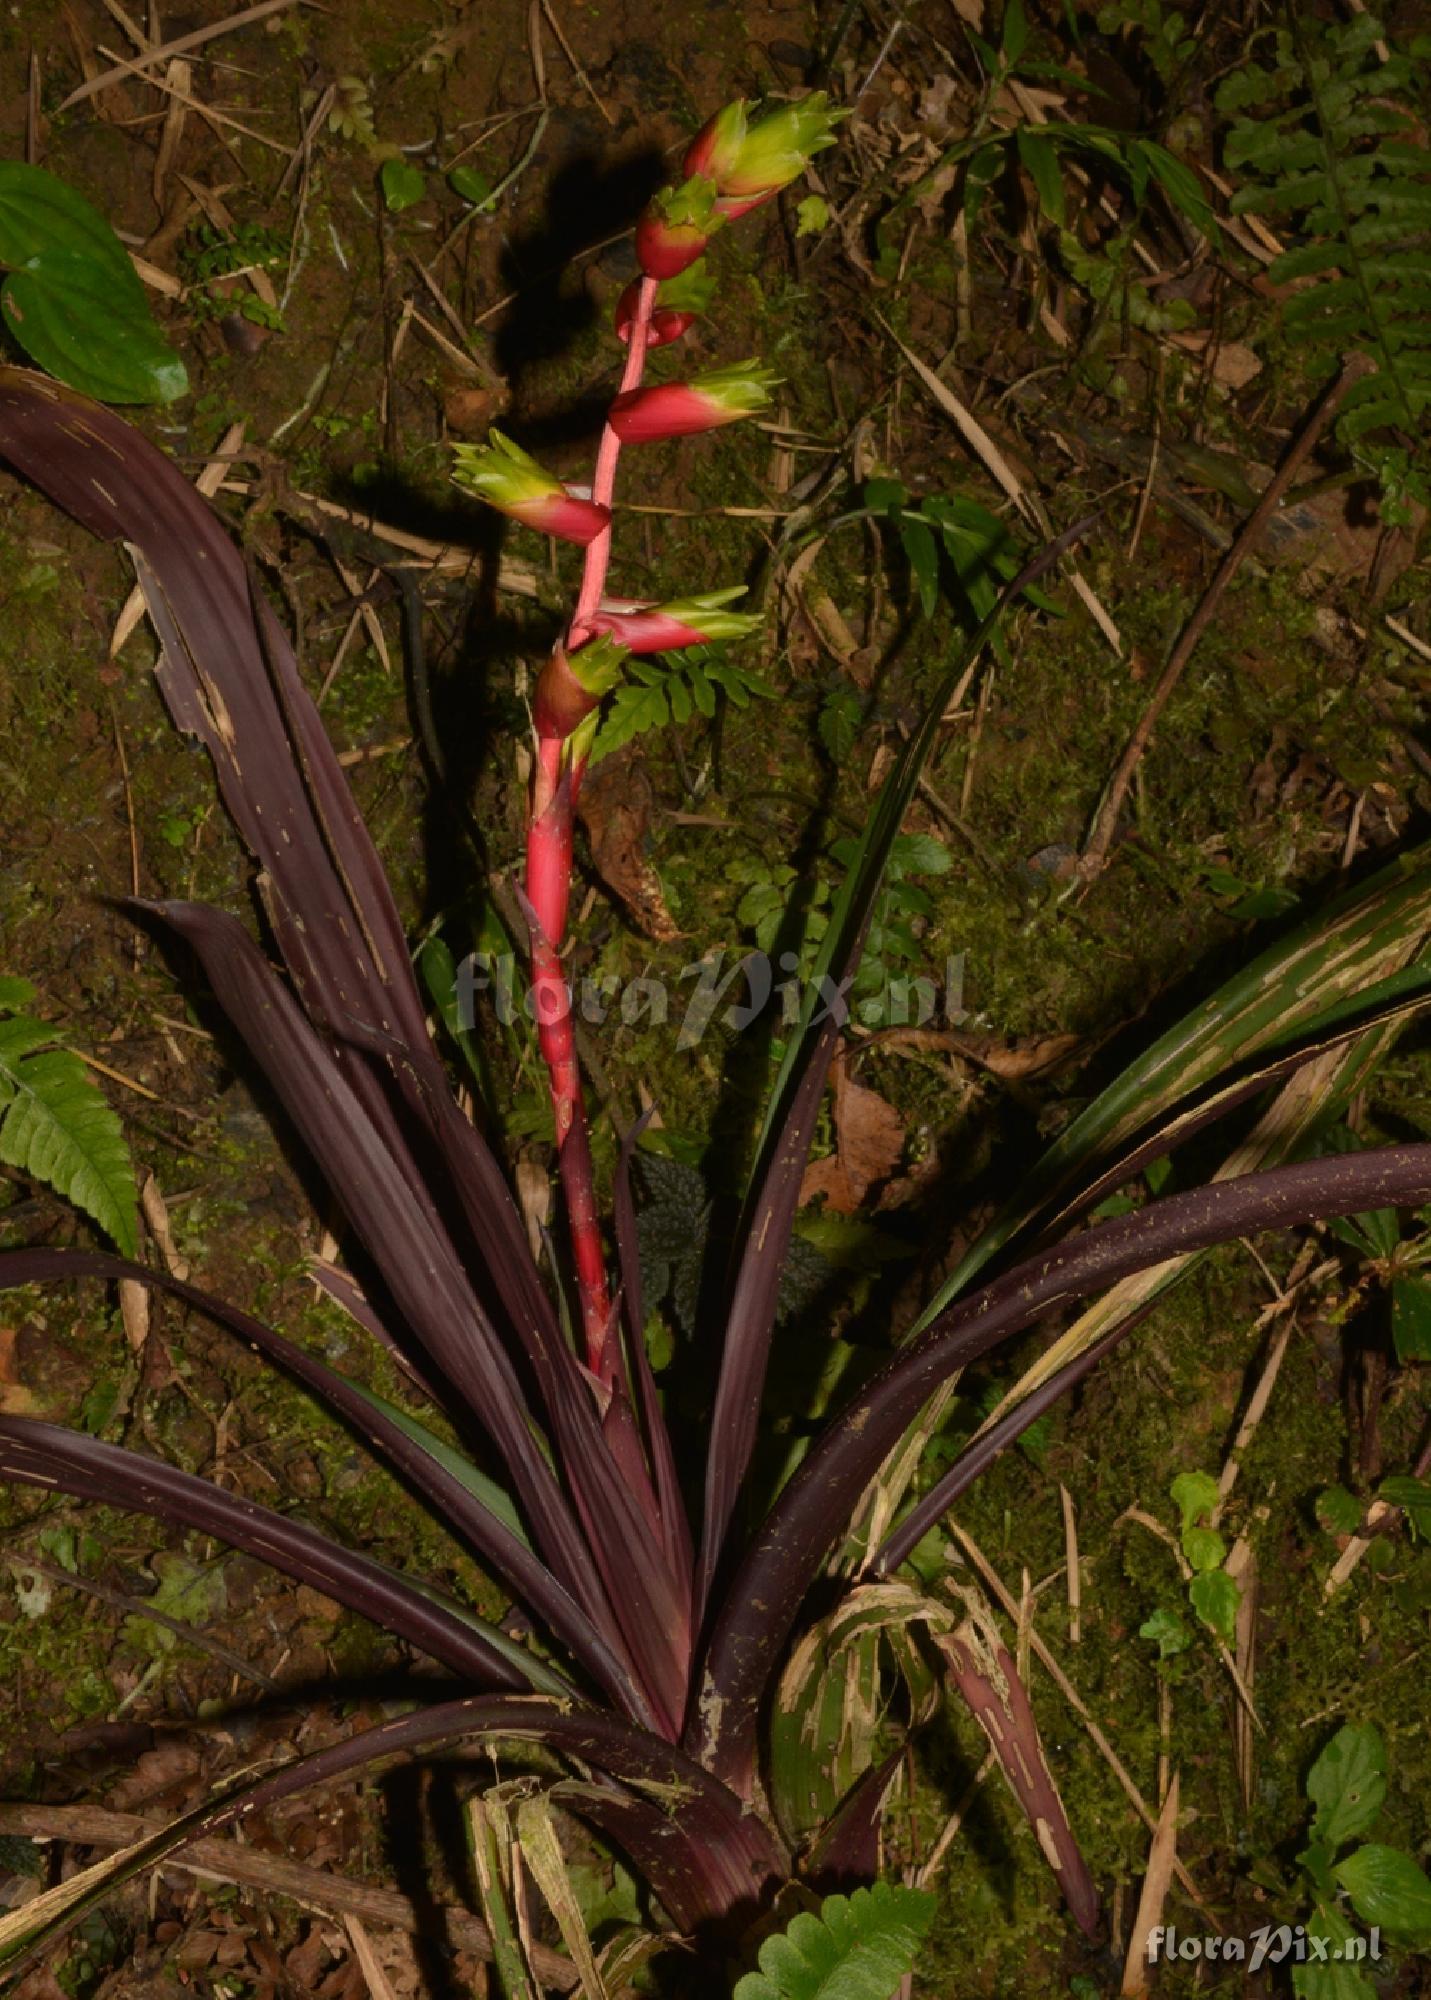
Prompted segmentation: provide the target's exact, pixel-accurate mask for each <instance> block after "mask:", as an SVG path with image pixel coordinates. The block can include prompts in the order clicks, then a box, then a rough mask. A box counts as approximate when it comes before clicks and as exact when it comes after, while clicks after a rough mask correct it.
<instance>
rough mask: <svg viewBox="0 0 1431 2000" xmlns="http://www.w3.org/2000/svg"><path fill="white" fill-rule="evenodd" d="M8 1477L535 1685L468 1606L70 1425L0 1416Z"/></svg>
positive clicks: (505, 1681) (452, 1659)
mask: <svg viewBox="0 0 1431 2000" xmlns="http://www.w3.org/2000/svg"><path fill="white" fill-rule="evenodd" d="M0 1479H10V1480H15V1481H17V1482H18V1483H19V1484H20V1485H22V1486H39V1487H43V1488H44V1489H45V1490H46V1491H48V1492H54V1491H56V1490H57V1489H58V1490H59V1491H60V1492H64V1493H71V1494H73V1495H74V1496H75V1497H76V1498H77V1499H81V1500H98V1501H101V1502H102V1503H103V1504H104V1505H106V1506H109V1507H123V1508H127V1509H129V1510H130V1511H131V1512H133V1513H139V1514H150V1515H152V1516H153V1517H154V1518H155V1519H156V1520H159V1521H167V1522H169V1523H170V1524H171V1525H172V1526H174V1527H177V1528H185V1529H196V1530H197V1531H198V1532H199V1533H201V1534H206V1535H213V1536H214V1537H215V1539H216V1540H218V1541H221V1542H227V1543H228V1544H229V1545H230V1546H231V1547H232V1548H236V1549H243V1550H244V1551H245V1552H246V1553H247V1554H249V1555H252V1556H257V1557H258V1558H259V1560H260V1561H261V1562H266V1563H270V1564H272V1566H273V1567H274V1568H275V1569H279V1570H282V1571H283V1573H284V1574H285V1575H286V1576H291V1577H296V1578H297V1579H298V1581H299V1582H300V1583H307V1584H311V1585H312V1586H313V1588H314V1589H315V1590H321V1591H323V1592H324V1593H325V1594H326V1595H327V1596H329V1597H332V1598H336V1599H337V1601H338V1603H340V1604H345V1605H347V1607H348V1608H349V1610H351V1611H357V1612H360V1613H361V1614H362V1616H363V1617H364V1618H371V1619H372V1621H373V1623H374V1624H375V1625H381V1626H382V1627H383V1629H384V1630H385V1631H388V1632H392V1633H395V1634H396V1636H397V1637H398V1638H400V1639H405V1640H407V1642H408V1643H409V1644H410V1645H413V1646H417V1647H420V1648H421V1650H422V1651H423V1652H425V1653H428V1654H430V1655H431V1656H432V1658H433V1659H434V1660H440V1661H441V1662H442V1664H443V1665H444V1666H445V1667H450V1668H451V1669H452V1671H453V1672H454V1673H456V1674H461V1675H463V1676H464V1677H465V1678H467V1679H470V1680H477V1681H483V1682H486V1683H487V1684H488V1685H489V1686H494V1687H498V1688H508V1689H512V1690H521V1689H525V1688H527V1687H529V1686H530V1682H529V1681H528V1680H527V1678H526V1677H525V1676H524V1675H523V1674H522V1673H521V1671H520V1669H519V1668H517V1667H516V1666H514V1665H513V1664H512V1663H511V1662H510V1661H508V1660H506V1659H504V1658H503V1656H502V1654H501V1653H499V1652H497V1651H495V1650H494V1649H493V1647H492V1646H490V1645H489V1644H488V1642H487V1641H486V1640H485V1639H484V1638H483V1637H482V1636H481V1635H480V1633H478V1632H476V1631H475V1630H474V1629H473V1628H472V1626H471V1625H469V1624H468V1623H467V1621H466V1619H465V1618H464V1617H463V1616H462V1615H461V1614H460V1607H455V1606H454V1608H453V1609H452V1610H447V1609H446V1608H445V1607H444V1606H443V1604H442V1603H441V1602H440V1601H439V1600H438V1599H437V1597H436V1596H435V1595H434V1596H431V1597H430V1596H428V1595H427V1594H425V1593H424V1592H422V1591H419V1590H418V1589H417V1587H416V1586H415V1585H413V1584H411V1583H409V1582H408V1581H407V1580H406V1579H405V1578H403V1577H401V1576H398V1575H397V1574H396V1573H395V1572H394V1571H392V1570H389V1569H386V1568H385V1567H384V1566H383V1564H381V1563H378V1562H374V1561H373V1559H372V1557H371V1556H364V1555H359V1554H357V1553H356V1551H355V1550H353V1549H346V1548H343V1547H342V1546H341V1545H340V1544H339V1543H337V1542H334V1541H330V1540H329V1538H328V1537H327V1536H326V1535H322V1534H319V1532H318V1530H317V1529H316V1528H310V1527H308V1526H307V1525H306V1524H305V1523H304V1522H302V1521H294V1520H290V1519H289V1518H288V1516H286V1515H284V1514H276V1513H274V1511H273V1509H272V1508H271V1507H260V1506H259V1505H257V1503H256V1502H254V1501H252V1500H246V1499H244V1497H243V1496H242V1495H241V1494H238V1493H228V1492H225V1491H224V1489H223V1488H222V1487H219V1486H214V1485H211V1484H210V1482H209V1481H208V1480H207V1479H198V1478H196V1477H195V1476H194V1474H193V1473H191V1472H180V1471H178V1470H177V1469H176V1468H175V1467H174V1466H172V1465H165V1464H164V1462H163V1460H162V1459H156V1458H141V1457H140V1455H139V1453H138V1452H133V1451H125V1450H123V1449H122V1448H121V1447H120V1446H119V1445H113V1444H105V1443H103V1442H101V1440H100V1439H98V1438H92V1437H85V1436H84V1435H83V1434H82V1433H80V1432H79V1431H71V1430H66V1429H65V1427H64V1426H63V1425H62V1424H44V1423H39V1422H37V1421H36V1420H35V1419H34V1418H33V1417H7V1416H0Z"/></svg>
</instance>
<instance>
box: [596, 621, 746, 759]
mask: <svg viewBox="0 0 1431 2000" xmlns="http://www.w3.org/2000/svg"><path fill="white" fill-rule="evenodd" d="M661 657H662V659H663V661H664V664H663V665H659V666H658V665H657V664H656V663H655V662H654V661H652V660H642V659H630V660H627V661H626V663H625V666H624V668H623V671H624V673H625V674H626V679H625V680H624V681H623V682H622V684H621V686H620V687H618V688H616V689H615V690H614V691H613V693H612V695H611V698H610V700H609V701H608V703H607V707H606V713H605V714H604V715H603V717H602V719H601V726H600V728H599V729H598V730H597V732H596V739H595V741H594V742H593V744H592V746H591V762H592V763H593V764H598V763H600V761H601V759H602V758H603V757H609V756H610V755H611V753H612V751H613V750H620V749H622V748H623V747H624V746H625V745H626V744H627V743H629V742H630V741H631V740H632V738H633V737H635V736H645V735H647V734H649V732H650V731H651V730H653V729H665V728H667V727H668V726H669V725H670V724H671V723H673V722H675V723H684V722H689V721H690V719H691V717H692V715H702V716H704V717H705V718H706V720H707V721H710V720H711V718H712V717H713V716H714V715H715V712H716V695H717V691H719V692H720V693H721V694H724V695H725V696H726V698H727V700H729V701H731V702H733V703H734V704H735V706H736V707H737V708H748V707H749V705H750V700H751V697H752V695H758V696H759V697H760V698H761V700H763V701H773V700H774V699H775V692H776V691H775V689H774V688H773V687H772V686H771V685H770V683H769V681H767V680H765V679H764V678H763V677H762V676H761V675H760V674H757V673H752V672H751V670H750V669H749V668H748V667H740V666H737V665H736V664H735V662H734V661H733V660H729V659H726V658H723V657H722V655H721V654H720V653H719V652H718V651H715V650H713V649H712V648H710V647H709V646H688V647H686V648H684V649H683V651H681V652H679V653H667V654H663V655H662V656H661Z"/></svg>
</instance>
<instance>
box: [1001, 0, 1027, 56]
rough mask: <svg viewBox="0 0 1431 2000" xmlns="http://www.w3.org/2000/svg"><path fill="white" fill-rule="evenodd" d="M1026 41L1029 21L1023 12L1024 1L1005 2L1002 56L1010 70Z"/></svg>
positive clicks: (1008, 0)
mask: <svg viewBox="0 0 1431 2000" xmlns="http://www.w3.org/2000/svg"><path fill="white" fill-rule="evenodd" d="M1028 40H1029V20H1028V15H1027V14H1026V13H1025V11H1024V0H1007V4H1006V5H1005V7H1004V33H1003V47H1002V54H1003V58H1004V61H1005V62H1006V63H1007V64H1008V66H1009V68H1010V69H1012V68H1013V67H1014V65H1015V64H1016V63H1017V62H1018V59H1019V57H1020V56H1021V55H1022V54H1023V52H1024V50H1025V49H1026V48H1027V47H1028Z"/></svg>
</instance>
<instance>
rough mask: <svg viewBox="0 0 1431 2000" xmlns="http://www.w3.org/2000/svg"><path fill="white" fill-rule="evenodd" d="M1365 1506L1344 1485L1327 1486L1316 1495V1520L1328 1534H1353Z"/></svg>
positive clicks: (1359, 1524)
mask: <svg viewBox="0 0 1431 2000" xmlns="http://www.w3.org/2000/svg"><path fill="white" fill-rule="evenodd" d="M1365 1512H1366V1508H1365V1507H1364V1506H1363V1505H1362V1503H1361V1501H1360V1500H1358V1499H1357V1497H1356V1495H1355V1493H1348V1491H1347V1489H1346V1488H1345V1486H1328V1487H1327V1488H1326V1489H1325V1490H1324V1491H1323V1492H1321V1493H1319V1494H1318V1495H1317V1506H1316V1513H1317V1520H1318V1521H1319V1523H1320V1524H1321V1526H1322V1527H1323V1528H1325V1529H1326V1531H1327V1533H1328V1534H1329V1535H1354V1534H1355V1533H1356V1531H1357V1529H1358V1528H1359V1527H1360V1526H1361V1517H1362V1515H1363V1514H1364V1513H1365Z"/></svg>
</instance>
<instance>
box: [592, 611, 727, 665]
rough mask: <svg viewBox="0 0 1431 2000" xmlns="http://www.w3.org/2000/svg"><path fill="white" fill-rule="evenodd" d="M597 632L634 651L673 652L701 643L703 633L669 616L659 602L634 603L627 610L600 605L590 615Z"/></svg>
mask: <svg viewBox="0 0 1431 2000" xmlns="http://www.w3.org/2000/svg"><path fill="white" fill-rule="evenodd" d="M591 623H592V625H593V627H594V628H595V630H596V631H598V632H609V633H610V634H611V636H612V638H613V639H619V640H620V641H621V643H622V645H623V646H625V647H626V648H627V649H628V650H629V651H630V652H633V653H674V652H675V651H676V650H677V649H678V648H679V647H681V646H703V645H705V643H706V635H705V633H704V632H698V631H696V629H695V627H694V626H692V625H687V624H685V623H684V622H683V621H682V620H681V619H679V618H672V617H671V616H670V615H669V614H668V613H667V612H666V611H665V610H663V608H662V607H661V606H660V605H659V604H644V605H633V606H632V607H631V608H630V609H629V610H621V611H618V610H613V609H610V608H608V607H607V606H606V605H602V606H600V607H599V608H598V609H597V610H596V611H594V612H593V613H592V614H591Z"/></svg>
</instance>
